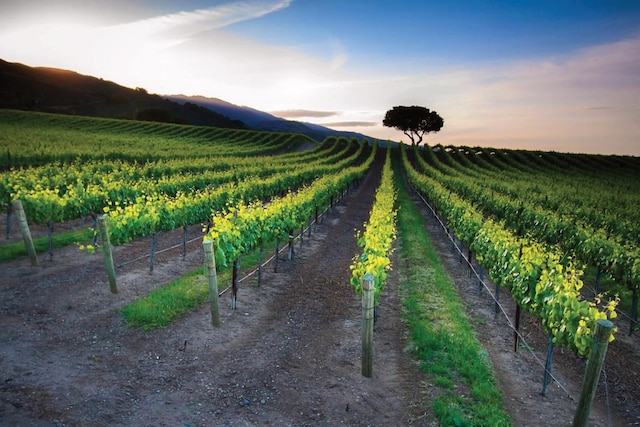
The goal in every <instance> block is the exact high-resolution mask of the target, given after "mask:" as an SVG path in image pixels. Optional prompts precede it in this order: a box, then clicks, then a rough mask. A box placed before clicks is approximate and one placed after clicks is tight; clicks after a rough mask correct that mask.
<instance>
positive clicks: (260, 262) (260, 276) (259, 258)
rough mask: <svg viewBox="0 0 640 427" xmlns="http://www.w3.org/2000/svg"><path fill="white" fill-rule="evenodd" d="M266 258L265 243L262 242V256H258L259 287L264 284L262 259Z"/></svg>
mask: <svg viewBox="0 0 640 427" xmlns="http://www.w3.org/2000/svg"><path fill="white" fill-rule="evenodd" d="M263 257H264V243H263V242H262V240H260V254H259V255H258V286H260V282H262V258H263Z"/></svg>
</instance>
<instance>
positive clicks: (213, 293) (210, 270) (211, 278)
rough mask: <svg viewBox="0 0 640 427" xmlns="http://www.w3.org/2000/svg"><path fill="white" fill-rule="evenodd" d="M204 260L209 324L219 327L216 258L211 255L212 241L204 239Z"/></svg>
mask: <svg viewBox="0 0 640 427" xmlns="http://www.w3.org/2000/svg"><path fill="white" fill-rule="evenodd" d="M202 246H204V254H205V262H206V265H207V282H208V283H209V302H210V304H211V325H213V326H215V327H216V328H219V327H220V306H219V304H218V279H217V277H216V259H215V257H214V255H213V242H212V241H211V240H205V241H204V242H202Z"/></svg>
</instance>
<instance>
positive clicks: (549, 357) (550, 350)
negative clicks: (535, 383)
mask: <svg viewBox="0 0 640 427" xmlns="http://www.w3.org/2000/svg"><path fill="white" fill-rule="evenodd" d="M553 347H554V346H553V335H551V334H549V341H548V344H547V360H546V361H545V363H544V378H543V380H542V393H541V394H542V395H543V396H544V395H545V394H546V393H547V386H548V385H549V382H550V381H551V361H552V360H553Z"/></svg>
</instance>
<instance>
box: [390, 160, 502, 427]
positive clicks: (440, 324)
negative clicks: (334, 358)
mask: <svg viewBox="0 0 640 427" xmlns="http://www.w3.org/2000/svg"><path fill="white" fill-rule="evenodd" d="M399 168H400V166H399V162H396V174H397V175H396V176H397V177H398V182H402V181H401V177H400V174H399ZM398 187H399V189H398V199H397V200H398V206H399V208H398V219H397V227H398V237H399V246H400V248H399V254H400V256H401V257H402V258H404V259H405V260H406V264H407V265H408V267H407V268H406V269H403V271H404V274H405V277H406V278H405V279H403V291H404V299H403V306H404V317H405V321H406V324H407V326H408V327H409V330H410V336H411V343H412V344H411V351H412V353H413V354H414V356H415V357H416V358H417V359H418V360H419V361H420V366H421V369H422V370H423V371H424V372H425V373H426V374H427V375H428V377H429V379H430V382H431V383H432V384H434V385H435V386H436V387H438V388H439V389H440V393H439V394H438V396H437V397H436V398H434V400H433V402H432V409H433V411H434V414H435V416H436V417H437V418H438V420H439V422H440V424H441V425H447V426H450V425H451V426H510V425H512V422H511V420H510V418H509V416H508V415H507V414H506V413H505V412H504V411H503V410H502V398H503V397H502V393H501V391H500V390H499V388H498V386H497V384H496V380H495V377H494V375H493V370H492V365H491V361H490V359H489V358H488V355H487V353H486V351H485V350H484V349H483V348H482V346H481V345H480V343H479V342H478V339H477V338H476V336H475V334H474V332H473V327H472V325H471V324H470V322H469V319H468V318H467V316H466V314H465V311H464V307H463V306H462V304H461V302H460V299H459V297H458V294H457V292H456V289H455V286H454V284H453V282H452V280H451V279H450V278H449V276H448V275H447V273H446V272H445V270H444V267H443V266H442V263H441V261H440V259H439V257H438V254H437V252H436V250H435V248H434V247H433V245H432V243H431V241H430V240H429V237H428V235H427V232H426V230H425V226H424V223H423V221H424V220H423V218H422V216H421V215H420V213H419V212H418V210H417V208H416V206H415V204H414V202H413V201H412V200H411V198H410V197H409V194H408V193H407V190H406V189H405V187H404V186H403V185H399V186H398Z"/></svg>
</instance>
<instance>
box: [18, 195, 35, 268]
mask: <svg viewBox="0 0 640 427" xmlns="http://www.w3.org/2000/svg"><path fill="white" fill-rule="evenodd" d="M13 210H14V212H15V213H16V217H18V225H19V226H20V233H21V234H22V240H23V241H24V245H25V246H26V248H27V253H28V254H29V259H30V260H31V265H32V266H34V267H37V266H38V265H39V263H38V255H37V254H36V248H35V246H33V239H32V238H31V230H29V224H28V223H27V216H26V215H25V213H24V209H23V208H22V201H21V200H20V199H16V200H14V201H13Z"/></svg>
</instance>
